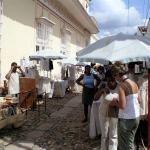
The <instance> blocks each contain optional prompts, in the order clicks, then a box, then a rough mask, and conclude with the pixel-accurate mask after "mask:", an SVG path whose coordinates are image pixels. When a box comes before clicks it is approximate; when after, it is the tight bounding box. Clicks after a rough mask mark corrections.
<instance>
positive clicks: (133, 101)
mask: <svg viewBox="0 0 150 150" xmlns="http://www.w3.org/2000/svg"><path fill="white" fill-rule="evenodd" d="M112 71H113V74H114V76H115V79H116V80H117V81H118V82H119V99H118V100H117V99H114V100H113V101H112V102H111V105H112V106H118V107H119V121H118V147H119V150H134V138H135V133H136V130H137V128H138V125H139V117H140V104H139V103H140V100H139V96H138V90H139V89H138V85H137V84H136V83H135V82H134V81H132V80H131V79H129V78H128V77H127V76H126V72H125V70H124V68H123V67H122V65H121V64H120V65H119V64H118V65H113V66H112Z"/></svg>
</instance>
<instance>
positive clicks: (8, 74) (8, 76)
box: [5, 66, 13, 80]
mask: <svg viewBox="0 0 150 150" xmlns="http://www.w3.org/2000/svg"><path fill="white" fill-rule="evenodd" d="M12 70H13V66H12V67H11V69H10V70H9V72H8V73H7V74H6V76H5V78H6V79H7V80H9V79H10V76H11V73H12Z"/></svg>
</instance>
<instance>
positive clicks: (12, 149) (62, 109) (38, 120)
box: [0, 94, 100, 150]
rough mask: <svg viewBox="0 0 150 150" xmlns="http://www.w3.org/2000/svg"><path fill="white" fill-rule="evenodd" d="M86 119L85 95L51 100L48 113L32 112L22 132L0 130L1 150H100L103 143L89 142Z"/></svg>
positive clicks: (70, 95) (17, 130) (9, 128)
mask: <svg viewBox="0 0 150 150" xmlns="http://www.w3.org/2000/svg"><path fill="white" fill-rule="evenodd" d="M39 115H40V116H39ZM82 118H83V108H82V104H81V95H75V94H66V96H65V98H59V99H58V98H57V99H56V98H53V99H49V100H48V102H47V110H46V112H45V111H44V107H43V106H41V112H40V114H39V113H37V111H29V112H28V117H27V121H26V123H25V124H24V125H23V126H22V127H21V128H18V129H12V128H11V127H8V128H6V129H2V130H0V150H98V149H99V146H100V139H98V138H97V139H95V140H91V139H89V136H88V124H83V123H81V120H82Z"/></svg>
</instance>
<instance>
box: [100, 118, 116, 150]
mask: <svg viewBox="0 0 150 150" xmlns="http://www.w3.org/2000/svg"><path fill="white" fill-rule="evenodd" d="M117 124H118V118H109V117H104V116H102V115H100V127H101V149H100V150H117V145H118V138H117Z"/></svg>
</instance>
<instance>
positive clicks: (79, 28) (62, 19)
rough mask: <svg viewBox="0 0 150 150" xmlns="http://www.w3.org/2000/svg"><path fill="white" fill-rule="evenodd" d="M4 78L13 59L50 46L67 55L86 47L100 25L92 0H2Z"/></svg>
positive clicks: (0, 68) (0, 22)
mask: <svg viewBox="0 0 150 150" xmlns="http://www.w3.org/2000/svg"><path fill="white" fill-rule="evenodd" d="M0 2H1V14H0V15H1V16H0V31H1V33H0V34H1V39H0V43H1V44H0V46H1V47H0V48H1V51H0V72H1V76H0V80H1V81H2V80H4V79H5V74H6V73H7V72H8V71H9V69H10V64H11V63H12V62H14V61H15V62H17V63H18V64H19V63H20V59H22V58H23V57H25V58H27V57H29V55H31V54H32V53H33V52H35V51H39V50H45V49H49V50H52V51H59V52H61V53H63V54H65V55H66V56H67V57H72V56H75V55H76V52H77V51H78V50H80V49H82V48H84V47H86V46H87V45H88V44H89V42H90V37H91V34H96V33H97V32H98V28H97V25H96V24H95V22H93V19H91V17H90V16H89V15H88V13H87V11H86V9H87V8H88V4H89V1H88V0H80V1H78V0H74V1H70V0H63V1H62V0H0Z"/></svg>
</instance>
